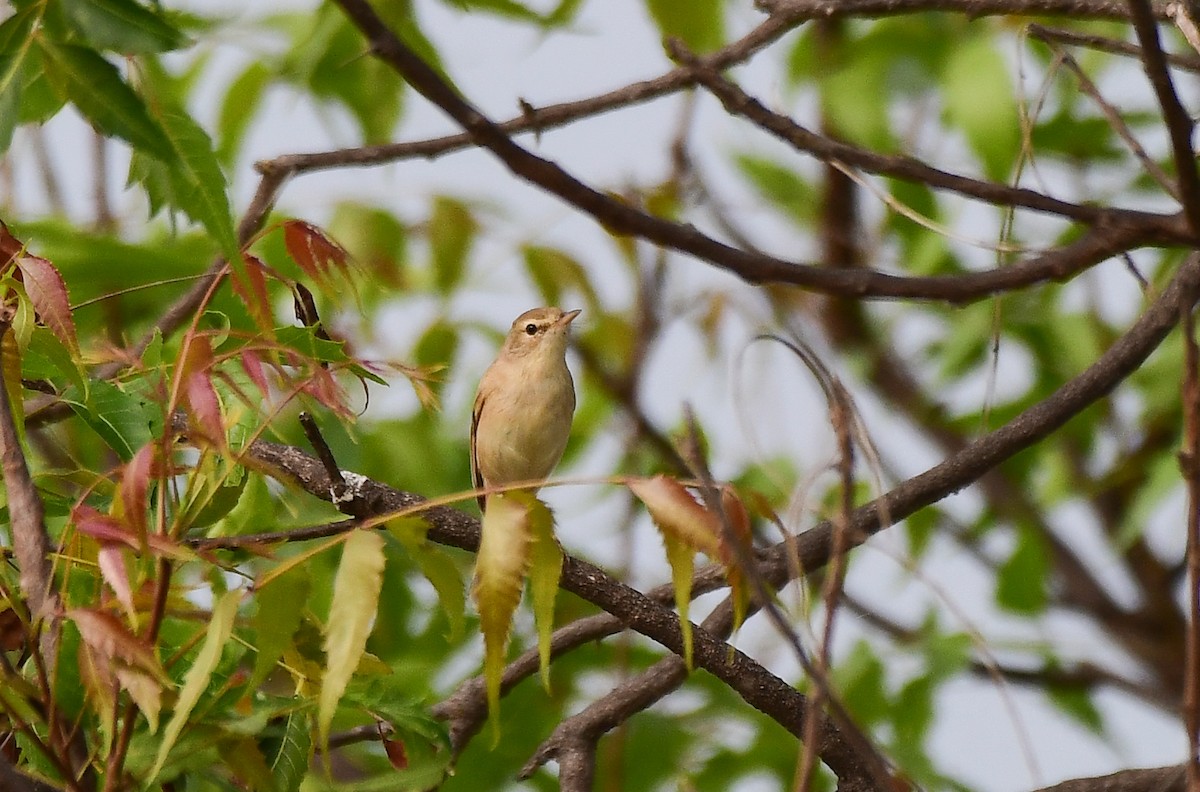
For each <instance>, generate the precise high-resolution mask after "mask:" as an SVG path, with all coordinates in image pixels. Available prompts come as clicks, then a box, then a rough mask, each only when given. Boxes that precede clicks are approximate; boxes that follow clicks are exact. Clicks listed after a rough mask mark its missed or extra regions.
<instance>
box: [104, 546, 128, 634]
mask: <svg viewBox="0 0 1200 792" xmlns="http://www.w3.org/2000/svg"><path fill="white" fill-rule="evenodd" d="M96 561H97V563H98V564H99V566H100V575H101V576H102V577H103V578H104V582H105V583H107V584H108V586H109V588H111V589H112V590H113V593H114V594H116V595H117V600H118V601H119V602H120V603H121V604H122V605H124V606H125V610H126V611H127V612H128V613H129V614H130V617H132V616H133V614H134V613H135V612H136V609H135V608H134V607H133V589H132V588H131V587H130V585H129V571H128V570H127V569H126V568H125V551H124V550H122V549H121V546H120V545H117V544H112V543H110V542H104V543H102V544H101V545H100V551H99V552H98V553H97V554H96Z"/></svg>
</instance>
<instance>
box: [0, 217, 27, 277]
mask: <svg viewBox="0 0 1200 792" xmlns="http://www.w3.org/2000/svg"><path fill="white" fill-rule="evenodd" d="M24 250H25V243H24V242H22V241H21V240H19V239H17V238H16V237H15V236H13V235H12V233H11V232H10V231H9V230H8V226H6V225H5V224H4V221H2V220H0V271H3V270H5V269H7V268H8V265H9V264H10V263H11V262H12V260H13V259H15V258H16V257H17V256H19V255H21V253H22V251H24Z"/></svg>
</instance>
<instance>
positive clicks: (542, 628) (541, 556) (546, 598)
mask: <svg viewBox="0 0 1200 792" xmlns="http://www.w3.org/2000/svg"><path fill="white" fill-rule="evenodd" d="M514 494H519V495H521V496H522V497H524V498H527V499H528V501H529V503H528V514H529V527H530V532H531V534H532V537H533V542H532V545H531V547H530V552H529V600H530V604H531V605H532V606H533V623H534V624H535V625H536V626H537V636H538V665H539V668H540V669H541V674H542V686H543V687H545V688H546V691H547V692H549V690H550V637H551V635H552V634H553V632H554V600H555V598H556V597H557V595H558V580H559V578H560V577H562V564H563V554H562V548H561V547H559V545H558V540H557V539H555V538H554V515H553V514H551V513H550V509H548V508H547V507H546V504H544V503H542V502H541V501H540V500H538V499H537V498H535V497H534V496H533V495H530V494H528V493H514Z"/></svg>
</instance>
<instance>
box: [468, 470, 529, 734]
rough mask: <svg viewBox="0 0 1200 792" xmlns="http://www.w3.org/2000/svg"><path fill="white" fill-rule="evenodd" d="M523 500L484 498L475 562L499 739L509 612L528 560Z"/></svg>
mask: <svg viewBox="0 0 1200 792" xmlns="http://www.w3.org/2000/svg"><path fill="white" fill-rule="evenodd" d="M530 541H531V537H530V527H529V513H528V508H527V504H525V503H522V502H521V500H520V499H519V498H514V497H512V493H506V494H500V495H493V496H491V497H489V498H488V503H487V511H485V512H484V514H483V537H482V539H481V540H480V543H479V557H478V558H477V559H476V561H475V585H474V594H475V606H476V608H478V609H479V628H480V630H481V631H482V632H483V676H484V679H485V680H486V682H487V699H488V714H489V716H490V717H491V718H492V723H493V729H494V731H493V734H494V736H495V738H496V739H497V740H498V739H499V737H500V731H499V729H500V721H499V718H498V717H497V715H498V713H499V711H500V677H501V675H502V674H503V673H504V656H505V649H506V648H507V647H508V634H509V630H510V629H511V627H512V617H513V613H514V612H515V611H516V609H517V603H518V602H520V601H521V584H522V583H523V582H524V578H525V569H526V566H527V565H528V563H529V545H530Z"/></svg>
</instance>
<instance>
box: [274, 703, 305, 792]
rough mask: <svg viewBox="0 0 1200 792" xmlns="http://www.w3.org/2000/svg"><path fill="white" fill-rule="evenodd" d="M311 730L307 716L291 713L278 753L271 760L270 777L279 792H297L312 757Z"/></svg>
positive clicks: (303, 713)
mask: <svg viewBox="0 0 1200 792" xmlns="http://www.w3.org/2000/svg"><path fill="white" fill-rule="evenodd" d="M312 748H313V742H312V730H311V729H310V728H309V724H308V714H307V713H305V712H292V713H289V714H288V716H287V723H286V724H285V725H284V728H283V739H282V741H281V742H280V744H279V751H278V752H277V753H276V754H275V755H274V757H272V758H271V776H272V777H273V778H274V779H275V788H276V789H278V790H279V792H299V789H300V782H302V781H303V780H304V775H305V773H307V772H308V764H309V760H310V759H311V757H312Z"/></svg>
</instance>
